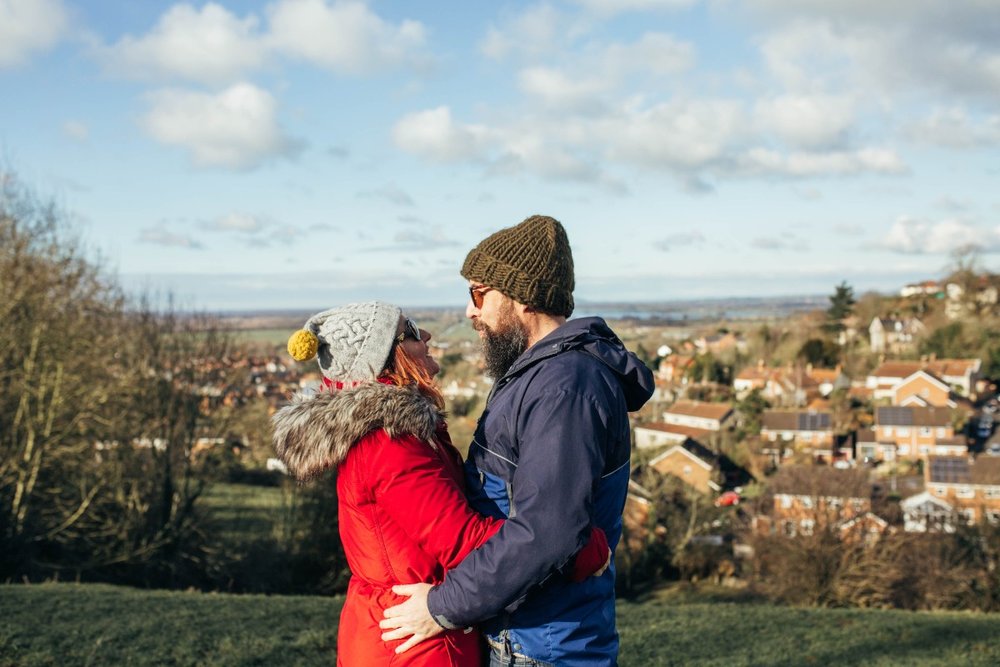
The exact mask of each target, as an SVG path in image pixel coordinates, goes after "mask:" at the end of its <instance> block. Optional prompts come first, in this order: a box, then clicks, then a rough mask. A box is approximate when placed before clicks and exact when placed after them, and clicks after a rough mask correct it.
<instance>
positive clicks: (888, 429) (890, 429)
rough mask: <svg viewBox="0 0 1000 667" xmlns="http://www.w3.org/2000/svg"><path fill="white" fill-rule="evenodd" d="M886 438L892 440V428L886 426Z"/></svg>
mask: <svg viewBox="0 0 1000 667" xmlns="http://www.w3.org/2000/svg"><path fill="white" fill-rule="evenodd" d="M885 436H886V437H887V438H891V437H892V427H891V426H886V427H885Z"/></svg>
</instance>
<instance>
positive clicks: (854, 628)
mask: <svg viewBox="0 0 1000 667" xmlns="http://www.w3.org/2000/svg"><path fill="white" fill-rule="evenodd" d="M342 602H343V600H342V598H321V597H290V596H270V597H266V596H256V595H247V596H234V595H223V594H203V593H186V592H168V591H142V590H136V589H130V588H119V587H114V586H105V585H76V584H45V585H37V586H17V585H6V586H0V667H14V666H15V665H16V666H18V667H22V666H23V667H29V666H34V665H125V664H128V665H330V664H333V662H334V655H335V652H336V636H337V630H336V620H337V614H338V612H339V610H340V605H341V604H342ZM619 629H620V631H621V636H622V650H621V657H620V664H621V665H622V667H629V666H632V667H638V666H640V665H641V666H648V665H695V666H698V665H706V666H707V665H719V666H725V667H737V666H740V665H777V666H787V667H792V666H800V665H861V664H863V665H866V667H867V666H870V665H955V666H956V667H957V666H959V665H961V666H963V667H965V666H969V665H997V664H1000V616H988V615H982V614H970V613H933V614H931V613H909V612H894V611H866V610H846V609H794V608H788V607H776V606H769V605H763V604H748V603H747V604H737V603H718V602H717V603H706V602H689V601H685V600H666V599H661V600H651V601H648V602H644V603H642V604H630V603H621V604H619Z"/></svg>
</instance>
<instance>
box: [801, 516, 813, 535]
mask: <svg viewBox="0 0 1000 667" xmlns="http://www.w3.org/2000/svg"><path fill="white" fill-rule="evenodd" d="M800 523H801V525H802V534H803V535H812V534H813V527H814V526H815V525H816V522H815V521H813V520H812V519H802V521H801V522H800Z"/></svg>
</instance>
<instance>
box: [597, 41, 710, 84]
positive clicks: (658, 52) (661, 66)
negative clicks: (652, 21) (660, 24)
mask: <svg viewBox="0 0 1000 667" xmlns="http://www.w3.org/2000/svg"><path fill="white" fill-rule="evenodd" d="M602 60H603V61H604V67H605V69H606V70H608V71H609V72H617V73H619V74H621V73H626V72H631V71H639V72H649V73H652V74H657V75H666V74H677V73H679V72H683V71H686V70H688V69H690V68H691V67H692V66H693V65H694V63H695V50H694V46H693V45H692V44H691V43H690V42H682V41H680V40H678V39H675V38H674V37H672V36H671V35H668V34H665V33H658V32H647V33H645V34H644V35H643V36H642V37H640V38H639V39H638V41H636V42H634V43H632V44H611V45H609V46H608V47H607V48H606V49H605V51H604V54H603V56H602Z"/></svg>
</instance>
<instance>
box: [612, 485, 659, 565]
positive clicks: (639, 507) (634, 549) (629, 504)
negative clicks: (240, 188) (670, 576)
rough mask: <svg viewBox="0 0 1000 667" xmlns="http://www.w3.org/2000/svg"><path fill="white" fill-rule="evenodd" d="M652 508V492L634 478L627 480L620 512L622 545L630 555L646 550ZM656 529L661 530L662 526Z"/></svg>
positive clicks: (636, 554)
mask: <svg viewBox="0 0 1000 667" xmlns="http://www.w3.org/2000/svg"><path fill="white" fill-rule="evenodd" d="M652 508H653V494H652V493H650V492H649V491H648V490H647V489H646V488H644V487H643V486H642V485H640V484H639V483H637V482H635V481H634V480H629V482H628V492H627V494H626V496H625V510H624V511H623V512H622V546H623V547H625V550H626V551H627V552H628V554H629V555H630V556H638V555H640V554H642V553H643V552H644V551H645V550H646V546H647V538H648V536H649V513H650V511H651V510H652ZM657 529H659V530H663V528H662V526H658V527H657Z"/></svg>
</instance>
